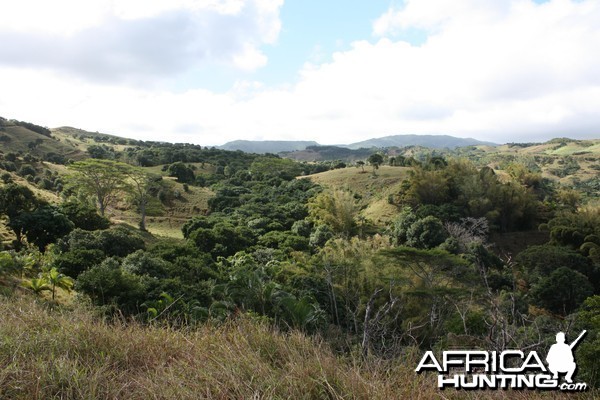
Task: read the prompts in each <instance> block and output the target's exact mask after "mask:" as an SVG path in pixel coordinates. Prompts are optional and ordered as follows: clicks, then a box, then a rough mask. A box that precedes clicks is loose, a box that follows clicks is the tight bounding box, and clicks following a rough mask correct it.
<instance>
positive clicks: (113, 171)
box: [69, 159, 129, 216]
mask: <svg viewBox="0 0 600 400" xmlns="http://www.w3.org/2000/svg"><path fill="white" fill-rule="evenodd" d="M128 168H129V166H128V165H127V164H123V163H120V162H116V161H111V160H96V159H91V160H85V161H78V162H75V163H73V164H71V165H70V166H69V169H71V170H72V171H73V172H74V174H73V175H72V176H71V178H70V183H71V185H73V186H75V187H77V188H78V189H80V190H81V191H83V192H84V193H87V194H89V195H92V196H94V198H95V199H96V202H97V204H98V208H99V210H100V215H102V216H104V212H105V211H106V208H107V207H108V206H109V205H111V204H113V202H114V201H115V200H116V199H117V195H118V193H119V192H121V191H122V190H124V189H125V188H126V183H125V177H126V171H127V169H128Z"/></svg>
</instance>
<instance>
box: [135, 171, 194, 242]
mask: <svg viewBox="0 0 600 400" xmlns="http://www.w3.org/2000/svg"><path fill="white" fill-rule="evenodd" d="M125 173H126V175H127V177H128V178H129V181H130V182H131V184H130V185H129V193H130V194H131V199H132V202H133V204H135V205H136V206H137V207H138V209H139V211H140V224H139V226H140V230H142V231H145V230H146V206H147V205H148V202H149V201H150V198H151V197H152V193H153V192H155V191H157V190H158V182H159V181H160V180H161V179H162V178H161V177H160V176H152V175H150V174H148V173H146V172H145V171H144V170H143V169H141V168H136V167H132V166H130V167H129V168H127V170H126V172H125ZM192 175H193V172H192Z"/></svg>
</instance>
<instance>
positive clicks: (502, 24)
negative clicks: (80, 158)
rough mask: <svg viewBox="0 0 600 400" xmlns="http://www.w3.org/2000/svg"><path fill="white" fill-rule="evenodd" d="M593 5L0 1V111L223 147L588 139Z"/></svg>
mask: <svg viewBox="0 0 600 400" xmlns="http://www.w3.org/2000/svg"><path fill="white" fill-rule="evenodd" d="M599 111H600V1H598V0H536V1H534V0H404V1H402V0H344V1H342V0H319V1H317V0H86V1H81V0H53V1H51V2H50V1H47V0H19V1H2V2H0V116H3V117H5V118H11V119H13V118H14V119H18V120H24V121H29V122H33V123H37V124H40V125H44V126H48V127H59V126H73V127H77V128H81V129H85V130H89V131H93V132H95V131H99V132H103V133H110V134H115V135H119V136H124V137H130V138H136V139H143V140H159V141H168V142H187V143H196V144H201V145H210V146H212V145H220V144H223V143H225V142H227V141H231V140H237V139H246V140H315V141H317V142H319V143H321V144H337V143H352V142H357V141H361V140H365V139H369V138H374V137H382V136H387V135H396V134H447V135H453V136H458V137H473V138H477V139H480V140H487V141H493V142H497V143H506V142H532V141H544V140H547V139H551V138H553V137H559V136H560V137H564V136H567V137H572V138H580V139H585V138H600V112H599Z"/></svg>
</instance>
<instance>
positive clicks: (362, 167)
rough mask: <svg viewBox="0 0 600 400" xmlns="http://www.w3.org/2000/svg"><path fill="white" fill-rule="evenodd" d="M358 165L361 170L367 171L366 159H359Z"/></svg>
mask: <svg viewBox="0 0 600 400" xmlns="http://www.w3.org/2000/svg"><path fill="white" fill-rule="evenodd" d="M356 166H357V167H360V169H361V172H365V162H364V161H357V162H356Z"/></svg>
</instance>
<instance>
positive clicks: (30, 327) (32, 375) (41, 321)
mask: <svg viewBox="0 0 600 400" xmlns="http://www.w3.org/2000/svg"><path fill="white" fill-rule="evenodd" d="M417 361H418V360H417V354H416V353H414V354H408V355H407V356H406V357H405V358H404V359H403V360H397V361H393V362H383V361H379V362H376V361H370V362H357V361H356V360H354V361H353V360H351V359H341V358H339V357H336V356H335V355H334V354H333V353H331V351H330V350H329V349H328V348H327V346H326V345H325V344H323V343H322V342H321V341H319V340H316V339H313V338H307V337H306V336H304V335H303V334H301V333H298V332H292V333H280V332H277V331H274V330H273V329H272V328H270V327H269V326H267V325H266V324H263V323H258V322H254V321H250V320H247V319H244V318H239V319H236V320H234V321H230V322H228V323H226V324H223V325H220V326H216V325H210V324H207V325H203V326H201V327H198V328H195V329H191V328H190V329H187V330H174V329H170V328H168V327H159V326H150V327H148V326H146V327H144V326H141V325H139V324H137V323H133V322H128V323H124V322H122V321H121V322H119V321H116V322H111V323H106V322H99V321H98V320H96V319H94V318H93V317H92V314H91V313H90V312H88V311H86V310H84V309H82V308H77V307H76V308H75V309H73V310H58V309H55V310H50V309H48V307H47V306H45V305H43V304H39V303H36V302H34V301H32V300H31V299H28V298H14V299H11V300H6V299H4V300H3V301H2V302H1V303H0V365H1V368H0V398H3V399H4V398H8V399H198V398H215V399H251V398H253V399H262V398H268V399H271V398H282V399H283V398H286V399H320V398H328V399H354V398H356V399H435V398H437V399H443V398H451V399H462V398H490V397H491V398H498V399H506V398H511V399H512V398H516V399H519V398H523V399H524V398H561V397H560V396H559V397H556V395H553V394H552V393H531V392H493V393H492V392H479V393H477V392H457V391H452V390H446V391H443V392H441V391H438V390H437V389H436V387H435V379H434V377H433V376H426V375H421V376H419V375H416V374H415V373H414V372H413V369H414V366H415V365H416V362H417ZM569 397H571V396H569ZM575 397H578V396H575ZM592 397H593V396H592V394H591V393H587V394H584V395H583V396H581V395H580V396H579V398H592ZM565 398H566V397H565Z"/></svg>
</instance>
